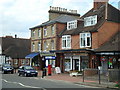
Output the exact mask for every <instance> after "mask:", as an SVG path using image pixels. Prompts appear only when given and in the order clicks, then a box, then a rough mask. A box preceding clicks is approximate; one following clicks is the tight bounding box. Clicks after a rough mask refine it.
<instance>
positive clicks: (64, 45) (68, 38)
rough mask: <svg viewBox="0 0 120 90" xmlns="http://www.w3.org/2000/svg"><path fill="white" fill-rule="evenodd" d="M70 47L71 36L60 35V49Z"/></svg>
mask: <svg viewBox="0 0 120 90" xmlns="http://www.w3.org/2000/svg"><path fill="white" fill-rule="evenodd" d="M68 48H71V36H70V35H65V36H62V49H68Z"/></svg>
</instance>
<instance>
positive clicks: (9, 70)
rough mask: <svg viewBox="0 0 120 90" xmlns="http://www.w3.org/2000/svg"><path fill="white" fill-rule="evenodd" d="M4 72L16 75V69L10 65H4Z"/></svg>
mask: <svg viewBox="0 0 120 90" xmlns="http://www.w3.org/2000/svg"><path fill="white" fill-rule="evenodd" d="M2 72H3V73H4V74H5V73H9V72H10V73H12V74H13V73H14V68H13V67H12V66H11V65H10V64H3V65H2Z"/></svg>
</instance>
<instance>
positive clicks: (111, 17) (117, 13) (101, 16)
mask: <svg viewBox="0 0 120 90" xmlns="http://www.w3.org/2000/svg"><path fill="white" fill-rule="evenodd" d="M105 7H106V6H105V5H102V6H101V7H100V8H99V9H97V10H94V8H92V9H91V10H89V11H88V12H87V13H86V14H84V15H83V16H82V17H80V19H78V22H80V23H79V24H78V27H77V28H76V29H72V30H67V28H65V29H64V30H63V31H62V32H61V33H60V34H59V36H60V37H61V36H62V35H76V34H79V33H80V32H97V31H98V29H99V28H100V27H101V26H102V25H103V24H104V22H105V21H106V20H105ZM107 10H108V12H107V21H112V22H117V23H120V10H118V9H116V8H115V7H113V6H112V5H110V4H108V9H107ZM93 15H97V20H98V21H97V24H96V25H94V26H87V27H84V22H83V20H84V18H85V17H88V16H93ZM79 20H81V21H79Z"/></svg>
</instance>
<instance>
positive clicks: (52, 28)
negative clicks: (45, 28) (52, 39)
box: [51, 25, 55, 35]
mask: <svg viewBox="0 0 120 90" xmlns="http://www.w3.org/2000/svg"><path fill="white" fill-rule="evenodd" d="M54 33H55V28H54V25H52V26H51V35H53V34H54Z"/></svg>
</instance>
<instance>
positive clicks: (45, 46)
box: [43, 41, 47, 51]
mask: <svg viewBox="0 0 120 90" xmlns="http://www.w3.org/2000/svg"><path fill="white" fill-rule="evenodd" d="M43 46H44V51H46V50H47V41H45V42H44V45H43Z"/></svg>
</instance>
